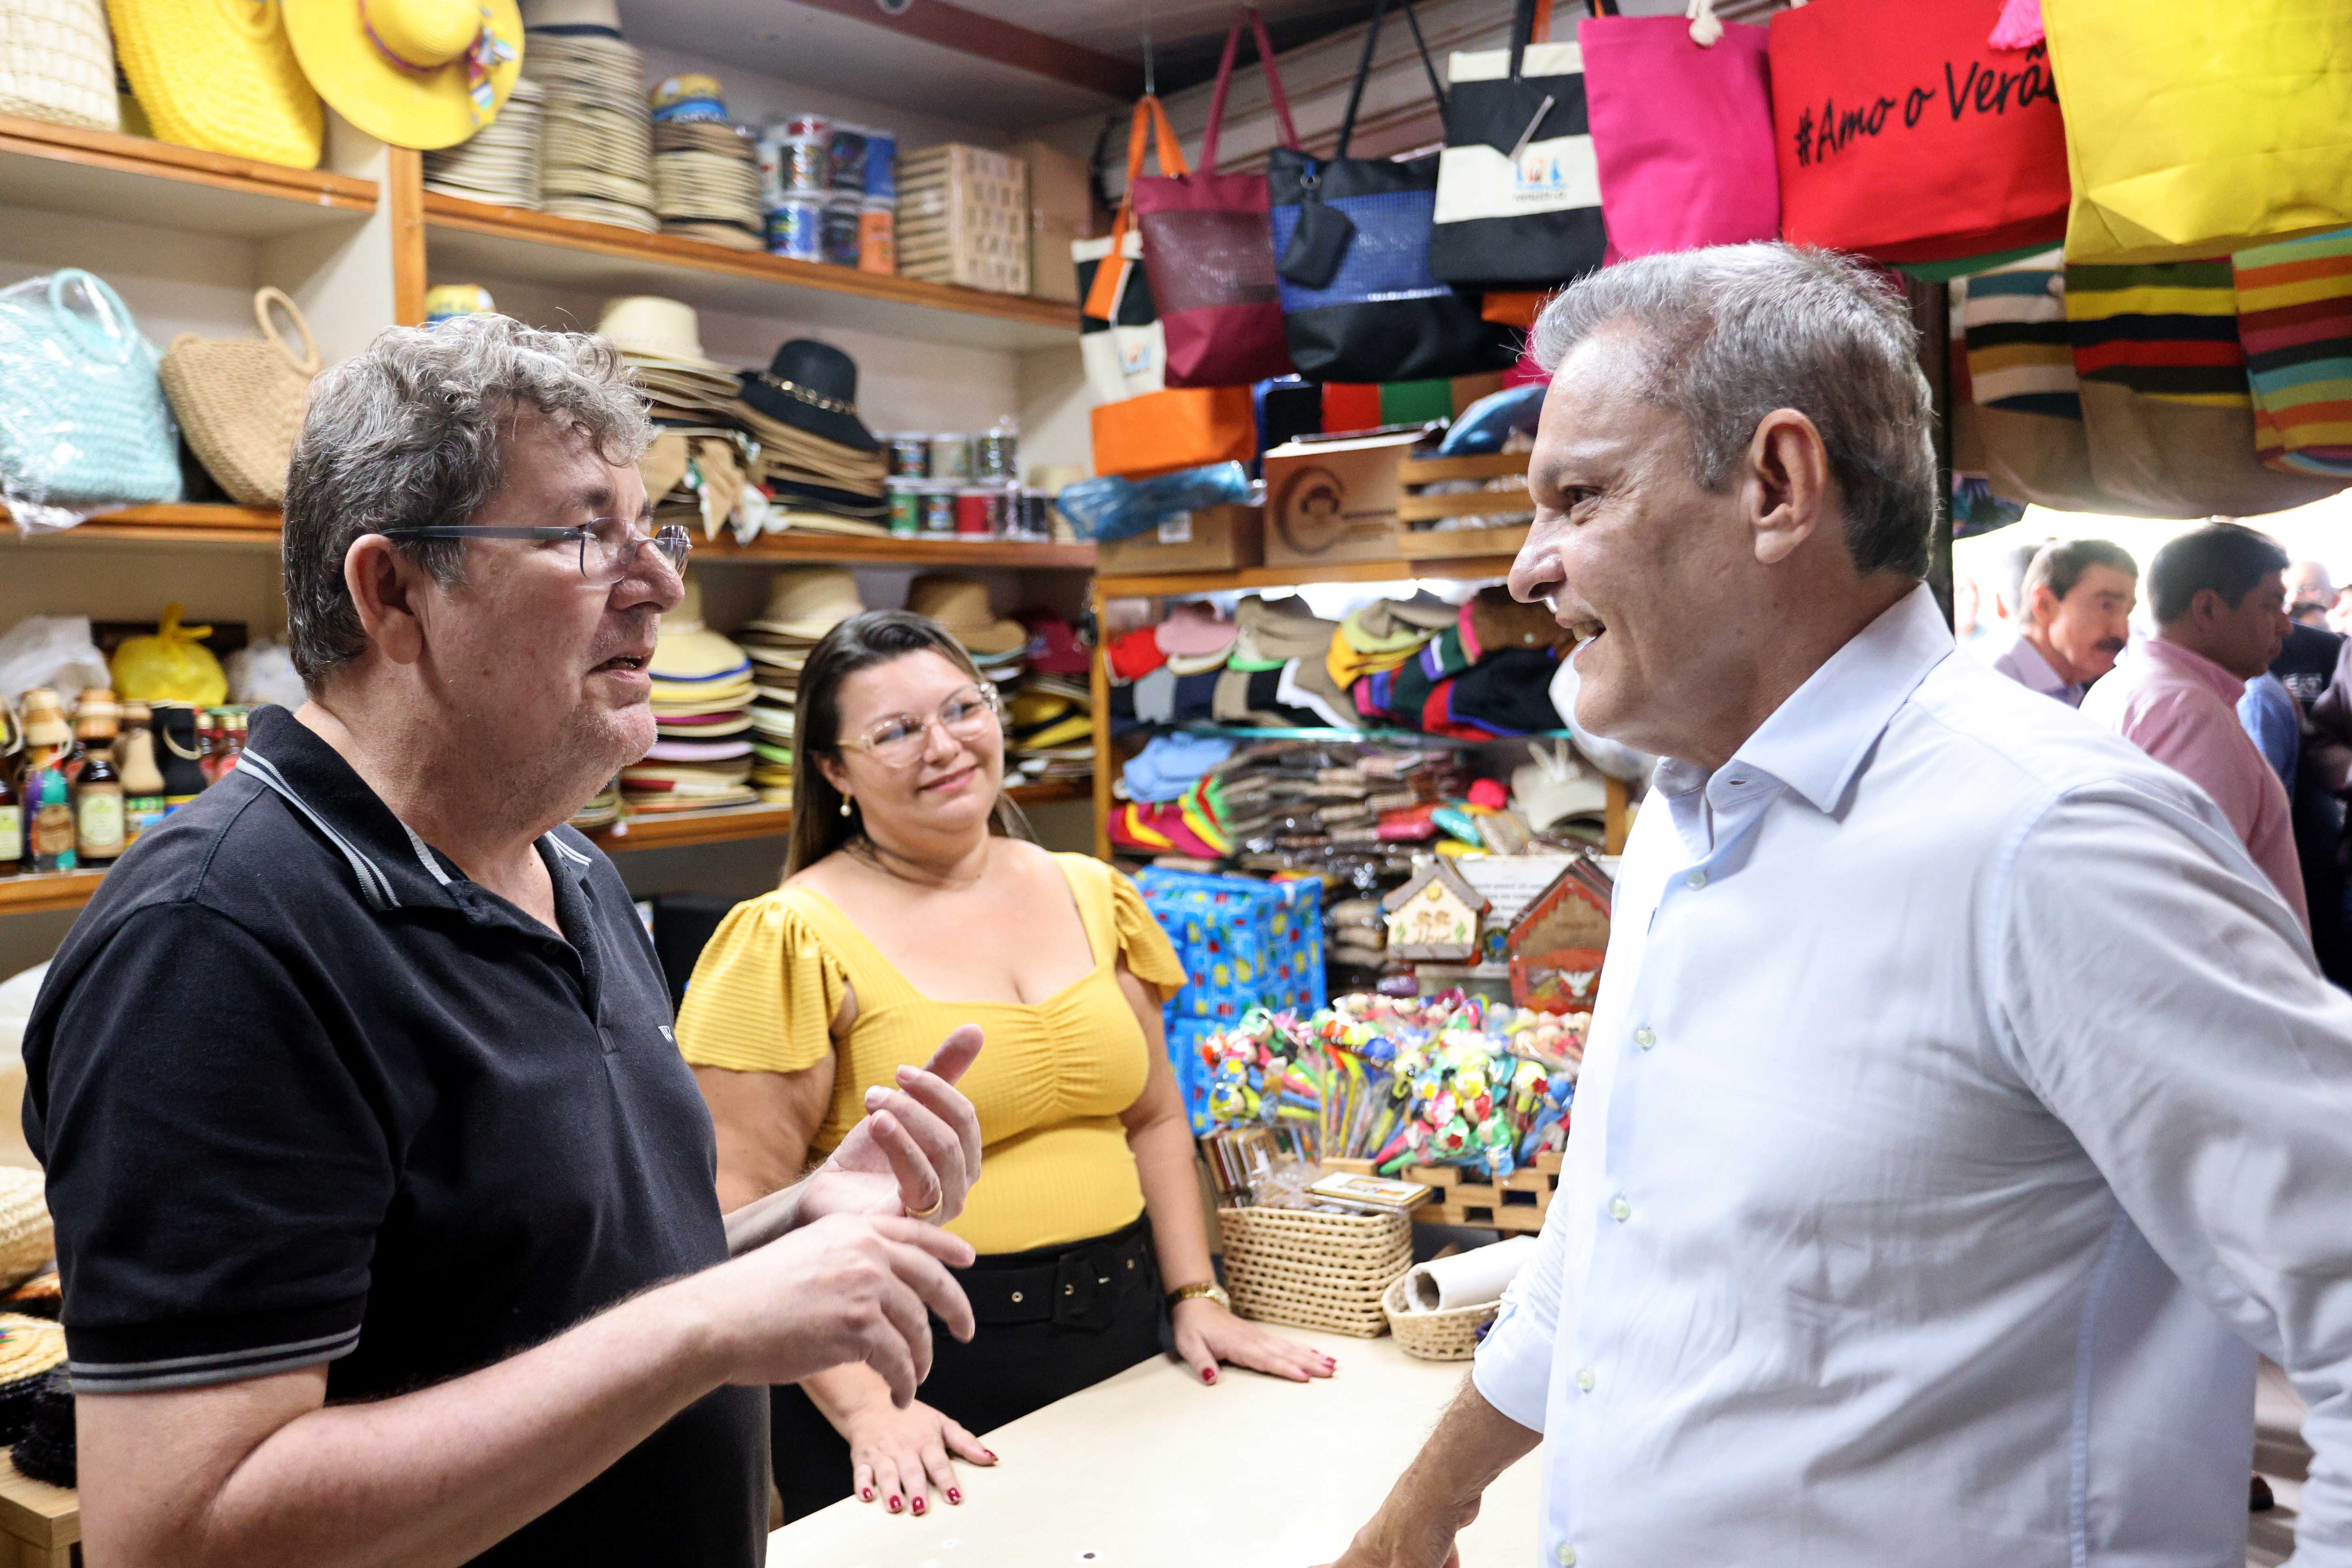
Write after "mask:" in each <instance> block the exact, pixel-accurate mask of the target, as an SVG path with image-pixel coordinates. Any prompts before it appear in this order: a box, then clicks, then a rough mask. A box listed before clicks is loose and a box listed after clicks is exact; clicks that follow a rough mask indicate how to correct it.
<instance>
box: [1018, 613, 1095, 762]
mask: <svg viewBox="0 0 2352 1568" xmlns="http://www.w3.org/2000/svg"><path fill="white" fill-rule="evenodd" d="M1018 618H1019V619H1020V621H1021V624H1022V625H1023V626H1025V627H1027V628H1028V632H1029V641H1028V644H1027V646H1026V647H1024V648H1023V649H1022V654H1021V659H1022V666H1023V673H1022V676H1021V679H1020V680H1019V681H1018V682H1017V683H1016V684H1014V685H1013V686H1012V687H1011V688H1009V689H1007V691H1006V693H1005V696H1006V698H1007V700H1006V703H1005V710H1004V750H1005V756H1006V759H1007V762H1006V772H1007V773H1008V774H1010V773H1012V772H1013V771H1015V770H1017V771H1018V772H1019V773H1020V774H1021V776H1022V777H1023V778H1024V779H1026V780H1031V781H1049V780H1066V779H1081V778H1085V777H1087V776H1088V775H1089V774H1091V773H1093V772H1094V763H1095V742H1094V721H1093V720H1092V719H1091V718H1089V717H1088V714H1089V712H1090V711H1091V709H1092V704H1093V700H1094V694H1093V691H1092V689H1090V688H1089V686H1088V685H1087V676H1088V672H1089V666H1090V664H1091V662H1092V660H1093V658H1094V650H1093V649H1092V648H1091V647H1088V646H1087V643H1086V642H1085V641H1084V640H1083V639H1081V638H1080V637H1079V636H1078V632H1077V628H1076V627H1075V626H1072V625H1070V623H1069V622H1068V621H1066V620H1065V619H1064V618H1063V617H1061V616H1058V615H1055V613H1054V612H1053V611H1051V610H1046V609H1032V610H1024V611H1022V612H1021V614H1020V616H1019V617H1018Z"/></svg>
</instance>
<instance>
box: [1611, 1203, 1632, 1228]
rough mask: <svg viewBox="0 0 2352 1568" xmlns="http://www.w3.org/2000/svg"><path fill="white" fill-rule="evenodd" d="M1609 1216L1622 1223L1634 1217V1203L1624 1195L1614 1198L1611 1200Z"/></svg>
mask: <svg viewBox="0 0 2352 1568" xmlns="http://www.w3.org/2000/svg"><path fill="white" fill-rule="evenodd" d="M1609 1217H1610V1218H1611V1219H1613V1220H1615V1221H1616V1222H1617V1223H1618V1224H1620V1225H1622V1224H1624V1223H1625V1222H1626V1221H1627V1220H1629V1219H1632V1218H1633V1205H1632V1204H1629V1203H1627V1202H1626V1201H1625V1200H1624V1199H1623V1198H1622V1197H1615V1198H1612V1199H1610V1200H1609Z"/></svg>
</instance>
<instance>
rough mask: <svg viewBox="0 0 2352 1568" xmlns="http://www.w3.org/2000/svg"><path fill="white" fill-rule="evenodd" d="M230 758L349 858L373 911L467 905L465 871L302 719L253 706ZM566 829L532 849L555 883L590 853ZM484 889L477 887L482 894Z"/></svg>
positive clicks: (580, 872) (583, 871)
mask: <svg viewBox="0 0 2352 1568" xmlns="http://www.w3.org/2000/svg"><path fill="white" fill-rule="evenodd" d="M247 736H248V740H247V746H246V752H245V756H244V757H243V759H242V760H241V761H240V762H239V763H238V764H237V772H238V773H245V772H246V771H247V769H250V770H251V773H252V783H253V784H255V785H256V786H257V787H259V788H263V789H268V790H269V791H271V792H273V793H275V794H277V795H279V796H281V797H283V798H284V799H285V801H286V803H287V805H289V806H290V807H291V808H292V809H293V810H294V812H295V814H296V815H297V816H300V817H302V818H303V819H304V820H306V821H307V822H309V823H310V826H312V827H313V828H315V829H317V830H318V831H319V832H320V834H321V835H323V836H324V837H326V838H327V839H328V840H329V842H330V843H331V844H332V845H333V846H334V847H335V848H336V849H337V850H339V851H340V852H341V855H342V857H343V858H344V859H345V860H346V861H347V862H348V863H349V864H350V866H351V868H352V879H353V881H354V882H355V883H356V884H357V886H358V890H359V894H360V897H361V899H362V901H364V902H365V903H366V904H367V905H368V907H369V908H371V909H373V910H376V911H377V912H379V913H381V912H383V910H392V909H415V908H420V907H423V908H436V907H437V908H445V909H446V908H448V907H450V906H451V905H457V907H459V908H469V906H468V904H467V901H466V900H461V899H459V898H458V897H457V895H456V894H454V893H453V892H452V889H455V888H457V887H459V886H461V885H462V886H465V887H468V888H470V887H471V884H470V883H468V882H467V881H466V878H465V874H464V873H463V872H462V871H460V870H458V869H457V868H456V867H455V866H454V865H452V864H451V863H449V862H448V861H447V860H446V859H445V858H443V857H442V856H441V855H440V854H438V853H437V852H436V850H434V849H433V848H432V847H430V846H428V845H427V844H426V843H425V840H424V839H423V838H422V837H419V836H418V835H417V834H416V833H415V830H414V829H412V828H410V826H408V825H407V824H406V823H404V822H403V821H401V820H400V818H399V817H397V816H394V815H393V811H392V808H391V807H390V806H388V805H384V804H383V797H382V796H380V795H377V794H376V793H375V791H374V790H373V789H372V788H370V787H369V786H368V783H367V781H366V780H365V779H362V777H360V775H359V773H358V772H357V770H355V769H354V768H353V767H352V765H351V763H348V762H346V761H344V759H343V755H342V753H341V752H338V751H336V750H335V748H334V747H332V746H331V745H329V744H328V743H327V742H326V740H325V739H324V738H323V737H321V736H320V734H319V733H318V732H317V731H314V730H312V729H311V728H310V726H309V725H307V724H304V723H303V722H302V721H300V720H299V719H297V718H295V717H294V715H293V714H291V713H289V712H288V711H287V710H285V709H283V708H280V707H278V706H276V705H274V704H272V705H269V706H265V707H261V708H257V709H255V710H254V712H253V716H252V718H251V719H250V720H249V721H248V723H247ZM567 831H568V830H567V829H563V828H558V829H556V830H555V831H554V832H551V833H548V834H546V835H543V836H542V837H541V838H540V840H539V851H540V857H541V859H543V860H545V861H546V862H547V865H548V869H549V872H550V874H551V875H553V876H555V877H556V879H557V880H558V882H559V884H560V883H562V881H564V880H578V881H581V882H583V884H584V882H585V881H586V879H587V876H588V872H589V868H590V867H591V866H592V865H593V864H594V860H593V857H592V856H590V855H588V854H586V853H585V852H583V850H581V849H580V848H578V847H575V846H573V845H572V844H568V843H566V842H565V841H564V838H563V835H564V834H565V833H566V832H567ZM483 897H485V898H487V897H488V895H487V894H484V895H483Z"/></svg>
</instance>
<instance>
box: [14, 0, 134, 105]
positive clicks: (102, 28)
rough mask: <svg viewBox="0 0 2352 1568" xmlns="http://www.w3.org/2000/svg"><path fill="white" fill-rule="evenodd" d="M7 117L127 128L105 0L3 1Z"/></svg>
mask: <svg viewBox="0 0 2352 1568" xmlns="http://www.w3.org/2000/svg"><path fill="white" fill-rule="evenodd" d="M0 114H21V115H23V116H24V117H25V118H26V119H27V120H46V121H49V122H50V123H51V124H53V125H79V126H80V127H81V128H82V129H84V130H86V131H116V130H120V129H121V119H120V116H119V115H118V113H117V110H116V107H115V98H114V46H113V44H112V43H111V42H110V41H109V40H108V37H107V33H106V7H105V5H103V4H102V3H101V0H0Z"/></svg>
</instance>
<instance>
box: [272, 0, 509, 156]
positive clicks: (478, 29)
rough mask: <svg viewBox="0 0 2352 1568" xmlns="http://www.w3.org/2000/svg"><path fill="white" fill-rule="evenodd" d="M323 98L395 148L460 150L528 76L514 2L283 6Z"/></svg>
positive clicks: (343, 1) (331, 0) (309, 0)
mask: <svg viewBox="0 0 2352 1568" xmlns="http://www.w3.org/2000/svg"><path fill="white" fill-rule="evenodd" d="M283 3H284V6H285V12H286V33H287V37H289V38H290V39H292V40H293V44H294V53H295V56H296V58H299V59H300V60H301V62H302V69H303V71H304V73H305V74H307V75H308V76H309V77H310V85H311V86H313V87H315V88H317V89H319V96H320V97H321V98H323V99H325V100H327V101H328V102H329V103H331V104H332V105H334V107H335V108H336V109H337V110H340V111H341V113H342V116H343V118H345V119H346V120H349V121H351V122H352V124H354V125H356V126H358V127H359V128H360V129H361V130H362V131H364V132H367V133H368V134H369V135H371V136H373V137H375V138H377V139H378V140H379V141H383V142H391V143H392V144H393V145H394V146H395V147H416V148H426V149H429V148H435V147H454V146H456V145H457V143H458V142H463V141H465V140H466V139H467V137H469V136H471V135H473V133H474V132H477V131H478V130H480V129H481V128H482V127H483V126H485V125H488V123H489V122H490V121H493V120H496V119H497V118H498V114H499V108H500V107H501V106H502V105H503V104H505V102H506V100H507V95H508V94H509V93H510V92H512V91H513V90H514V84H515V78H516V77H518V76H520V75H521V74H522V43H523V35H522V15H521V13H520V12H519V11H517V10H516V9H515V0H283Z"/></svg>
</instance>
